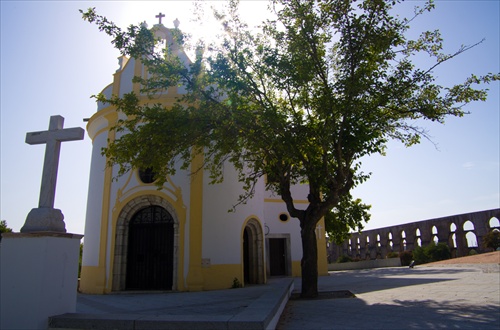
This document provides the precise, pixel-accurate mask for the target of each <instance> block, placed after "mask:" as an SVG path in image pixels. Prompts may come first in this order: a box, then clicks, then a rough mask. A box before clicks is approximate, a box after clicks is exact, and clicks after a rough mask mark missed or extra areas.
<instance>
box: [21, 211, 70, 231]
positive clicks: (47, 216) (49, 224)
mask: <svg viewBox="0 0 500 330" xmlns="http://www.w3.org/2000/svg"><path fill="white" fill-rule="evenodd" d="M63 220H64V215H63V214H62V212H61V210H59V209H53V208H49V207H39V208H36V209H31V211H30V213H28V216H27V217H26V222H25V223H24V226H23V228H21V233H32V232H40V231H51V232H57V233H65V232H66V225H65V224H64V221H63Z"/></svg>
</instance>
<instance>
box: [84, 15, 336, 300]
mask: <svg viewBox="0 0 500 330" xmlns="http://www.w3.org/2000/svg"><path fill="white" fill-rule="evenodd" d="M175 24H178V22H177V21H176V22H175ZM153 28H154V30H155V33H156V35H157V37H159V38H161V39H162V40H164V41H165V44H166V45H168V46H169V47H172V51H174V52H175V53H176V54H177V55H178V56H179V58H180V59H181V60H182V61H183V62H184V63H185V65H189V64H190V63H191V62H190V60H189V58H188V56H187V55H186V53H185V52H184V51H183V49H182V48H181V47H179V46H178V45H176V44H175V42H174V41H173V38H172V34H171V30H170V29H169V28H166V27H165V26H164V25H162V24H157V25H155V26H154V27H153ZM119 64H120V65H119V68H118V70H117V71H116V72H115V73H114V77H113V82H112V83H111V84H110V85H108V86H107V87H105V88H104V90H103V91H102V93H103V94H104V95H106V96H107V97H110V96H111V95H119V96H123V95H124V94H125V93H129V92H131V91H134V92H135V93H136V95H140V90H139V89H140V86H139V84H137V83H133V82H132V78H133V77H134V76H143V77H145V76H146V74H147V73H146V70H145V69H144V66H143V64H142V63H141V62H140V61H138V60H135V59H133V58H131V59H128V58H126V57H120V58H119ZM183 93H185V90H184V89H183V87H182V86H179V87H170V88H168V90H167V91H165V92H163V93H161V94H158V95H157V97H156V98H154V99H153V100H152V101H153V102H154V103H161V104H163V105H164V106H165V107H166V108H168V107H169V106H171V105H173V104H174V102H175V100H176V98H177V97H178V96H179V95H182V94H183ZM141 97H142V96H141ZM143 101H144V102H148V99H147V97H146V96H144V97H143ZM120 116H123V114H120V113H119V112H118V111H117V110H116V108H115V107H113V106H110V105H109V104H102V103H99V104H98V109H97V112H96V113H95V114H94V115H93V116H92V117H91V118H90V119H89V122H88V125H87V133H88V135H89V137H90V138H91V140H92V143H93V149H92V156H91V168H90V179H89V191H88V201H87V215H86V223H85V236H84V237H85V238H84V251H83V260H82V272H81V281H80V290H81V292H84V293H91V294H105V293H110V292H115V291H125V290H139V291H143V290H172V291H202V290H218V289H227V288H230V287H232V286H233V285H235V284H236V285H238V284H241V285H245V284H262V283H266V281H267V279H268V278H269V277H271V276H300V272H301V268H300V260H301V258H302V245H301V237H300V226H299V222H298V220H297V219H293V218H291V217H290V216H289V214H288V213H287V210H286V206H285V204H284V202H283V201H282V200H281V199H280V197H279V196H275V195H273V194H272V193H271V192H269V191H266V189H265V182H264V180H265V179H264V178H262V179H261V181H260V182H259V183H258V184H257V186H256V189H255V195H254V196H253V197H252V198H251V199H250V200H249V201H248V202H247V203H246V204H244V205H239V206H237V207H236V209H235V211H234V212H228V210H230V209H231V208H232V206H233V205H234V204H235V203H236V201H237V198H238V196H239V195H240V194H241V192H242V185H241V183H239V182H238V180H237V173H236V170H235V169H234V168H233V167H232V166H230V164H226V165H225V166H224V181H223V182H222V183H219V184H214V185H209V184H208V182H209V181H210V179H209V177H208V174H207V173H206V172H204V171H196V172H194V171H195V169H197V168H200V166H201V164H202V163H203V159H202V156H201V155H199V154H198V155H194V154H193V162H192V165H191V169H192V170H191V169H187V170H180V169H179V170H178V171H177V172H176V174H175V175H172V176H171V177H168V178H167V182H166V183H165V184H164V185H163V187H162V188H161V189H158V188H157V186H155V184H154V176H153V173H150V172H149V171H148V170H147V169H136V170H131V171H130V172H128V173H127V174H126V175H124V176H121V177H119V178H117V179H116V180H114V178H116V175H117V171H118V169H117V168H116V167H108V166H106V158H105V157H104V156H102V155H101V149H102V148H103V147H106V146H107V143H108V141H113V140H114V139H116V138H117V136H116V133H115V132H114V131H110V128H111V127H112V126H113V125H114V123H115V122H116V121H117V120H118V119H119V117H120ZM138 148H140V146H138ZM192 172H193V173H192ZM292 192H293V196H294V199H295V203H296V205H300V204H303V205H304V208H306V207H307V203H308V202H307V194H308V186H307V185H300V186H295V187H293V190H292ZM316 235H317V245H318V264H319V266H318V267H319V269H318V272H319V274H320V275H326V274H327V272H328V269H327V258H326V248H325V247H326V240H325V232H324V222H323V221H320V223H319V224H318V226H317V229H316Z"/></svg>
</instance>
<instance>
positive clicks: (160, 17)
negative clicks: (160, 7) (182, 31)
mask: <svg viewBox="0 0 500 330" xmlns="http://www.w3.org/2000/svg"><path fill="white" fill-rule="evenodd" d="M155 17H156V18H158V19H159V23H158V24H161V19H162V18H163V17H165V14H162V13H161V11H160V13H159V14H158V15H156V16H155Z"/></svg>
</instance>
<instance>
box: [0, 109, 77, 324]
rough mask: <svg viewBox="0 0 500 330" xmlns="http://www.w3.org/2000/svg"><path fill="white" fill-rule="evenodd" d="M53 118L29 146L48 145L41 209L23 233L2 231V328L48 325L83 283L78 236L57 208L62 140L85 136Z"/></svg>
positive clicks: (70, 308) (30, 137)
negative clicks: (79, 277) (66, 225)
mask: <svg viewBox="0 0 500 330" xmlns="http://www.w3.org/2000/svg"><path fill="white" fill-rule="evenodd" d="M63 123H64V118H63V117H61V116H52V117H50V124H49V129H48V130H47V131H41V132H32V133H27V134H26V143H28V144H46V147H45V160H44V164H43V175H42V186H41V188H40V200H39V203H38V208H34V209H32V210H31V211H30V213H29V214H28V217H27V218H26V222H25V224H24V226H23V228H21V232H20V233H5V234H3V235H2V248H1V249H0V278H1V279H2V280H1V281H0V292H1V293H2V294H1V295H0V315H1V316H0V329H44V330H46V329H47V326H48V319H49V317H51V316H54V315H59V314H65V313H74V312H75V311H76V293H77V286H78V256H79V252H80V241H81V238H82V237H83V236H82V235H79V234H70V233H66V228H65V225H64V221H63V219H64V216H63V214H62V212H61V211H60V210H58V209H54V197H55V193H56V179H57V168H58V165H59V152H60V150H61V142H63V141H73V140H83V135H84V132H85V131H84V130H83V129H82V128H80V127H76V128H66V129H63Z"/></svg>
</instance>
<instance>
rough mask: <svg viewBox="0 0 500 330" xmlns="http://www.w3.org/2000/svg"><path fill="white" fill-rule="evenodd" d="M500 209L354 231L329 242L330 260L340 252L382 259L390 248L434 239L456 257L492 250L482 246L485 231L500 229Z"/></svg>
mask: <svg viewBox="0 0 500 330" xmlns="http://www.w3.org/2000/svg"><path fill="white" fill-rule="evenodd" d="M499 219H500V209H492V210H486V211H479V212H473V213H465V214H458V215H452V216H447V217H443V218H435V219H430V220H423V221H417V222H412V223H406V224H401V225H397V226H392V227H384V228H379V229H372V230H366V231H362V232H361V233H352V234H351V236H350V237H349V238H348V239H346V240H345V241H344V242H343V243H342V245H336V244H334V243H329V245H328V247H327V251H328V252H327V253H328V259H329V260H328V261H329V262H334V261H335V260H337V258H338V257H340V256H343V255H344V256H349V257H351V258H353V259H355V258H357V259H362V260H371V259H382V258H385V257H386V256H387V254H388V253H390V252H402V251H412V250H413V249H414V248H415V247H416V246H426V245H428V244H430V243H431V242H432V241H434V242H436V243H438V242H442V243H446V244H448V246H449V247H450V250H451V255H452V258H455V257H461V256H466V255H469V253H470V251H471V250H472V249H474V250H475V251H476V252H478V253H482V252H488V250H487V249H485V248H484V247H483V246H482V241H483V237H484V235H486V234H487V233H488V232H489V231H492V230H495V229H497V230H500V222H499Z"/></svg>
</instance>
